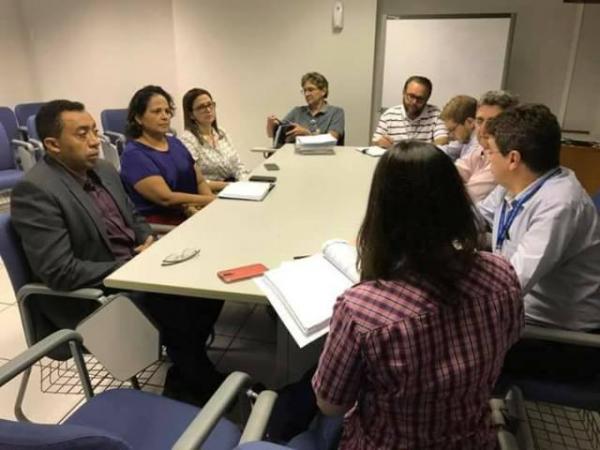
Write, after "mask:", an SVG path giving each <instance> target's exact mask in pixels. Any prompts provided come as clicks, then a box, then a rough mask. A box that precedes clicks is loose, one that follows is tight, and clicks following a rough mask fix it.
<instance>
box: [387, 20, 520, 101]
mask: <svg viewBox="0 0 600 450" xmlns="http://www.w3.org/2000/svg"><path fill="white" fill-rule="evenodd" d="M512 20H513V16H512V15H511V14H500V15H494V16H493V17H490V16H448V17H444V16H435V17H434V16H432V17H427V16H417V17H410V16H407V17H391V16H388V17H386V22H385V52H384V67H383V88H382V96H381V106H382V107H383V108H389V107H390V106H394V105H399V104H401V103H402V88H403V86H404V82H405V81H406V79H407V78H408V77H409V76H411V75H422V76H425V77H427V78H429V79H430V80H431V82H432V83H433V92H432V95H431V98H430V100H429V103H432V104H434V105H437V106H439V107H440V108H443V106H444V105H445V104H446V102H448V100H450V99H451V98H452V97H454V96H455V95H459V94H466V95H471V96H473V97H475V98H479V97H480V96H481V94H483V93H484V92H486V91H489V90H490V89H502V88H503V87H504V81H505V80H504V79H505V74H506V71H507V64H508V56H509V52H510V44H511V37H512V33H511V31H512V27H511V25H512Z"/></svg>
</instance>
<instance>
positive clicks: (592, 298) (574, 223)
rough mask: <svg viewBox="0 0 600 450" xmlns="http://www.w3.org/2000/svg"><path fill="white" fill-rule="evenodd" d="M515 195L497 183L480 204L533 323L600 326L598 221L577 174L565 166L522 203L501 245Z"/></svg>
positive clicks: (584, 328)
mask: <svg viewBox="0 0 600 450" xmlns="http://www.w3.org/2000/svg"><path fill="white" fill-rule="evenodd" d="M535 184H536V183H535V182H534V183H532V185H530V186H529V187H528V188H526V189H525V190H524V191H523V192H521V193H519V194H518V195H517V196H516V197H510V196H509V195H508V194H507V192H506V189H505V188H503V187H502V186H497V187H496V188H495V189H494V190H493V191H492V192H491V193H490V195H489V196H488V197H487V198H486V199H485V200H483V201H482V202H480V203H479V204H478V205H477V206H478V209H479V212H480V213H481V214H482V215H483V216H484V218H485V219H486V221H487V222H488V223H489V224H491V225H492V227H493V231H492V248H493V249H494V252H497V253H500V254H502V255H503V256H504V257H506V258H507V259H508V260H509V261H510V262H511V264H512V265H513V267H514V268H515V270H516V272H517V274H518V276H519V279H520V281H521V287H522V289H523V294H524V302H525V315H526V318H527V320H528V321H529V322H534V323H540V324H543V325H549V326H553V327H558V328H565V329H571V330H581V331H587V330H598V329H600V219H599V215H598V212H597V211H596V208H595V206H594V204H593V202H592V200H591V198H590V196H589V195H588V194H587V193H586V192H585V190H584V189H583V187H582V186H581V184H580V183H579V181H578V180H577V178H576V177H575V174H574V173H573V172H572V171H571V170H569V169H567V168H564V167H561V170H560V171H559V173H558V174H557V175H554V176H552V177H550V178H549V179H548V180H547V181H546V182H545V183H544V184H543V185H542V187H541V188H540V189H539V190H538V191H537V192H536V193H535V194H534V195H533V196H532V197H531V198H530V199H529V200H528V201H527V202H525V204H524V205H523V207H522V209H521V211H520V212H519V213H518V214H517V216H516V218H515V219H514V222H513V223H512V225H511V227H510V229H509V232H508V237H507V239H506V240H505V241H504V244H503V245H502V246H501V248H500V249H497V248H496V247H497V245H496V243H497V238H498V231H499V230H498V228H499V222H500V215H501V211H502V205H503V203H504V202H505V201H506V202H507V208H506V213H507V214H508V213H509V212H510V210H511V208H512V207H514V206H515V205H516V204H517V202H518V201H519V200H520V199H522V198H523V197H524V196H526V195H527V193H528V191H530V190H531V189H532V187H534V186H535Z"/></svg>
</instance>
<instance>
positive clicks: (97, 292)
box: [17, 283, 106, 303]
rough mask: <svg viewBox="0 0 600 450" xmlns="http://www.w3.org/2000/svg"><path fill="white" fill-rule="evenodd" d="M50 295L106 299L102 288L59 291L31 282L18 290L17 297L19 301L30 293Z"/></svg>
mask: <svg viewBox="0 0 600 450" xmlns="http://www.w3.org/2000/svg"><path fill="white" fill-rule="evenodd" d="M36 294H42V295H48V296H53V297H64V298H78V299H80V298H83V299H89V300H97V301H99V302H101V303H103V302H104V301H105V300H106V297H105V296H104V292H102V290H101V289H95V288H83V289H75V290H74V291H58V290H54V289H50V288H49V287H48V286H46V285H44V284H41V283H29V284H26V285H24V286H23V287H21V289H19V292H17V299H18V300H19V301H22V300H25V299H26V298H27V297H29V296H30V295H36Z"/></svg>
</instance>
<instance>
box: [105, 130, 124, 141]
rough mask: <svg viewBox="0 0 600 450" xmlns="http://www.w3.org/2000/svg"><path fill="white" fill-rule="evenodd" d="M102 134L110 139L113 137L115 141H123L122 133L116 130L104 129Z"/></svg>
mask: <svg viewBox="0 0 600 450" xmlns="http://www.w3.org/2000/svg"><path fill="white" fill-rule="evenodd" d="M104 134H105V135H106V136H108V137H109V139H110V138H112V139H110V140H111V141H112V140H113V139H114V140H115V142H116V141H121V142H125V135H124V134H123V133H117V132H116V131H105V132H104Z"/></svg>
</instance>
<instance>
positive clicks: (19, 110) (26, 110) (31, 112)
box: [15, 102, 44, 127]
mask: <svg viewBox="0 0 600 450" xmlns="http://www.w3.org/2000/svg"><path fill="white" fill-rule="evenodd" d="M43 104H44V103H43V102H37V103H20V104H18V105H16V106H15V116H17V123H18V124H19V125H20V126H22V127H26V126H27V119H29V117H31V116H35V115H36V114H37V113H38V111H39V110H40V108H41V107H42V105H43Z"/></svg>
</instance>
